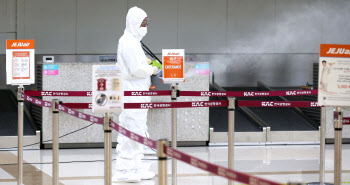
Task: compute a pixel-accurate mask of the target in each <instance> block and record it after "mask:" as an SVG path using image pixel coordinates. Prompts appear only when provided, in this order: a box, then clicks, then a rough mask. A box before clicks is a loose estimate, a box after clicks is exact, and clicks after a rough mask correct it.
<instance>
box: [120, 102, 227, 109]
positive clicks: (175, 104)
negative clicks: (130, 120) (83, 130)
mask: <svg viewBox="0 0 350 185" xmlns="http://www.w3.org/2000/svg"><path fill="white" fill-rule="evenodd" d="M225 106H228V101H227V100H219V101H195V102H161V103H124V109H164V108H191V107H225Z"/></svg>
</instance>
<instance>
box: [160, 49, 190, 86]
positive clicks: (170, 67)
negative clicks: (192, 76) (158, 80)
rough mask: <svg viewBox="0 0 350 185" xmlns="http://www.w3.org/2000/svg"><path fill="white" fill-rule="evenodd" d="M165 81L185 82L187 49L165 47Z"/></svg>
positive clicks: (163, 51) (163, 52)
mask: <svg viewBox="0 0 350 185" xmlns="http://www.w3.org/2000/svg"><path fill="white" fill-rule="evenodd" d="M162 55H163V82H164V83H179V82H184V81H185V78H184V74H185V60H184V59H185V50H184V49H163V50H162Z"/></svg>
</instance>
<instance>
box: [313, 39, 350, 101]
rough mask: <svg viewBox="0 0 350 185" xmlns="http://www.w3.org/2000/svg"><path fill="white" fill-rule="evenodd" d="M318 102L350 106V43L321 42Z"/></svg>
mask: <svg viewBox="0 0 350 185" xmlns="http://www.w3.org/2000/svg"><path fill="white" fill-rule="evenodd" d="M318 104H320V105H324V106H350V45H335V44H321V47H320V60H319V72H318Z"/></svg>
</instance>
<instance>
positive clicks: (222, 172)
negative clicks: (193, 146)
mask: <svg viewBox="0 0 350 185" xmlns="http://www.w3.org/2000/svg"><path fill="white" fill-rule="evenodd" d="M164 152H165V153H166V154H167V155H168V156H169V157H173V158H175V159H178V160H180V161H183V162H185V163H187V164H189V165H191V166H195V167H197V168H200V169H202V170H205V171H208V172H211V173H213V174H216V175H218V176H222V177H225V178H227V179H230V180H234V181H238V182H241V183H245V184H251V185H281V184H279V183H276V182H272V181H269V180H265V179H262V178H259V177H253V176H250V175H248V174H245V173H242V172H238V171H234V170H231V169H228V168H225V167H221V166H218V165H215V164H212V163H209V162H206V161H204V160H201V159H199V158H196V157H192V156H190V155H188V154H185V153H183V152H181V151H179V150H176V149H174V148H170V147H169V146H167V145H165V146H164Z"/></svg>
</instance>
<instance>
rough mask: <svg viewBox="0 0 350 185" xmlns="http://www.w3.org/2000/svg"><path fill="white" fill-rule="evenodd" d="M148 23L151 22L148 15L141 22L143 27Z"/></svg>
mask: <svg viewBox="0 0 350 185" xmlns="http://www.w3.org/2000/svg"><path fill="white" fill-rule="evenodd" d="M148 24H149V18H148V17H146V18H145V19H144V20H143V21H142V23H141V27H147V26H148Z"/></svg>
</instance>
